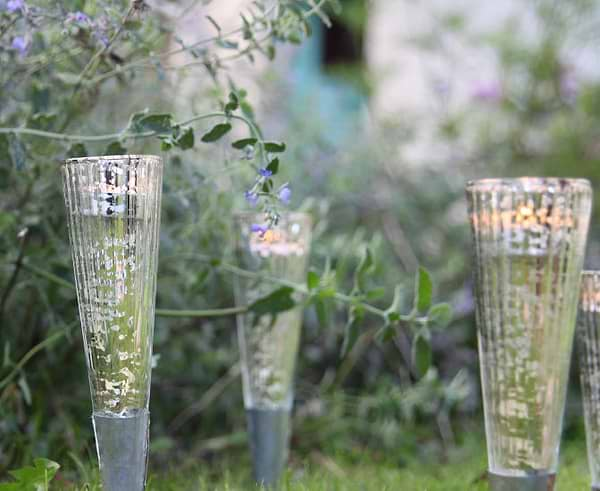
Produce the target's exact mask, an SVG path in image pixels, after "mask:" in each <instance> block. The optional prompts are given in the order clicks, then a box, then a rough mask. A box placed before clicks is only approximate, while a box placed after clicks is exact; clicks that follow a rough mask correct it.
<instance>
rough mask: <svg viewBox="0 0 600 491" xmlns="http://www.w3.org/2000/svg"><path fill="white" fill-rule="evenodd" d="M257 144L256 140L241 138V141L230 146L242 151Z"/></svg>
mask: <svg viewBox="0 0 600 491" xmlns="http://www.w3.org/2000/svg"><path fill="white" fill-rule="evenodd" d="M256 142H257V140H256V138H242V139H241V140H236V141H234V142H233V143H232V144H231V146H232V147H233V148H237V149H238V150H243V149H244V148H246V147H247V146H248V145H255V144H256Z"/></svg>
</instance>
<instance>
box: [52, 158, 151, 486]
mask: <svg viewBox="0 0 600 491" xmlns="http://www.w3.org/2000/svg"><path fill="white" fill-rule="evenodd" d="M62 174H63V185H64V195H65V203H66V207H67V218H68V224H69V235H70V241H71V249H72V257H73V267H74V270H75V283H76V288H77V300H78V304H79V317H80V321H81V330H82V334H83V343H84V350H85V355H86V361H87V367H88V377H89V383H90V390H91V396H92V406H93V411H94V413H93V421H94V429H95V433H96V445H97V449H98V456H99V460H100V467H101V471H102V478H103V482H104V487H105V489H108V490H109V491H113V490H121V489H123V490H125V489H129V490H136V489H143V486H144V480H145V462H146V458H147V433H148V402H149V398H150V374H151V362H152V338H153V329H154V303H155V294H156V268H157V260H158V242H159V240H158V238H159V237H158V232H159V222H160V200H161V189H162V161H161V159H160V158H159V157H154V156H137V155H129V156H127V155H125V156H114V157H108V156H107V157H84V158H78V159H70V160H67V161H66V162H65V164H64V165H63V166H62ZM140 466H142V467H143V469H141V470H140V468H139V467H140ZM142 470H143V472H142Z"/></svg>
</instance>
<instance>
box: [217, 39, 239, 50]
mask: <svg viewBox="0 0 600 491" xmlns="http://www.w3.org/2000/svg"><path fill="white" fill-rule="evenodd" d="M217 46H220V47H221V48H225V49H238V46H239V45H238V43H236V42H235V41H229V40H227V39H217Z"/></svg>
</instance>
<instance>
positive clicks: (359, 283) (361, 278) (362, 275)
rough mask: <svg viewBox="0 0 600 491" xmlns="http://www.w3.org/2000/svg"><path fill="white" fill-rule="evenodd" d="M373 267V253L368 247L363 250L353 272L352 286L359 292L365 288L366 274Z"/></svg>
mask: <svg viewBox="0 0 600 491" xmlns="http://www.w3.org/2000/svg"><path fill="white" fill-rule="evenodd" d="M373 269H374V263H373V255H372V254H371V250H370V249H369V248H368V247H365V249H364V250H363V254H362V257H361V259H360V262H359V263H358V267H357V268H356V271H355V272H354V288H355V290H357V291H359V292H364V291H365V290H366V278H367V275H368V274H369V273H370V272H372V271H373Z"/></svg>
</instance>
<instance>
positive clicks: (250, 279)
mask: <svg viewBox="0 0 600 491" xmlns="http://www.w3.org/2000/svg"><path fill="white" fill-rule="evenodd" d="M235 234H236V245H235V252H236V258H237V262H238V265H239V266H240V267H241V268H243V269H244V270H248V271H250V272H251V273H252V274H250V275H236V276H235V297H236V303H237V304H238V305H251V304H252V303H253V302H255V301H256V300H258V299H260V298H263V297H265V296H267V295H269V294H270V293H272V292H273V291H275V290H277V289H278V288H281V286H282V283H280V282H283V283H285V282H286V281H290V282H294V283H304V282H305V281H306V273H307V264H308V255H309V249H310V238H311V220H310V217H309V216H308V215H304V214H301V213H288V214H284V215H283V216H282V217H281V220H280V221H279V224H278V225H277V226H275V227H273V228H268V227H267V224H266V222H265V218H264V215H262V214H255V213H247V214H241V215H238V216H237V217H236V220H235ZM266 278H271V279H273V280H276V281H269V279H266ZM297 300H301V298H300V297H298V298H297ZM237 323H238V338H239V345H240V355H241V363H242V385H243V389H244V406H245V407H246V417H247V421H248V436H249V441H250V449H251V452H252V464H253V469H254V477H255V479H256V481H257V482H258V483H260V484H263V485H265V486H267V487H271V486H273V485H275V484H276V482H277V481H278V480H279V476H280V475H281V472H282V470H283V468H284V467H285V464H286V462H287V457H288V449H289V438H290V413H291V409H292V403H293V400H294V385H293V382H294V367H295V365H296V358H297V355H298V344H299V341H300V328H301V325H302V310H301V307H300V306H297V307H295V308H294V309H292V310H288V311H285V312H281V313H279V314H278V315H277V316H275V317H273V316H271V315H269V314H265V315H262V316H259V317H256V316H255V314H253V313H250V312H249V313H246V314H241V315H238V317H237Z"/></svg>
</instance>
